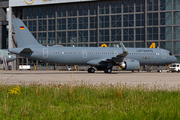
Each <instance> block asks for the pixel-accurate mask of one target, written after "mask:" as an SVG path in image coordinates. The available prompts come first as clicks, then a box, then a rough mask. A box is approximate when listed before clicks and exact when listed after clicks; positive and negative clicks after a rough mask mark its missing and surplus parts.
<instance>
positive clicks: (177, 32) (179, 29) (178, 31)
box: [174, 26, 180, 39]
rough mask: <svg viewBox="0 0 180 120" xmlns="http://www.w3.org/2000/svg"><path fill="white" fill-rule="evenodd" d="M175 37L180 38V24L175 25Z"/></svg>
mask: <svg viewBox="0 0 180 120" xmlns="http://www.w3.org/2000/svg"><path fill="white" fill-rule="evenodd" d="M174 39H180V26H176V27H174Z"/></svg>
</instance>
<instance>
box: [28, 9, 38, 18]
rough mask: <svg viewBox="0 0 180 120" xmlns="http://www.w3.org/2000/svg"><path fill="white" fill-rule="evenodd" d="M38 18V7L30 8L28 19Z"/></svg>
mask: <svg viewBox="0 0 180 120" xmlns="http://www.w3.org/2000/svg"><path fill="white" fill-rule="evenodd" d="M36 18H37V8H28V19H36Z"/></svg>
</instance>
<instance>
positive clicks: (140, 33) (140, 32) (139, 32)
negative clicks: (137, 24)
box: [136, 28, 145, 41]
mask: <svg viewBox="0 0 180 120" xmlns="http://www.w3.org/2000/svg"><path fill="white" fill-rule="evenodd" d="M142 40H143V41H144V40H145V28H136V41H142Z"/></svg>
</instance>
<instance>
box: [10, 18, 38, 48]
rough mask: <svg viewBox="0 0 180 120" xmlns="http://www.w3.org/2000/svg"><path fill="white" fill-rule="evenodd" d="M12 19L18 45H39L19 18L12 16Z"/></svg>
mask: <svg viewBox="0 0 180 120" xmlns="http://www.w3.org/2000/svg"><path fill="white" fill-rule="evenodd" d="M12 21H13V26H14V32H15V36H16V42H17V45H18V47H25V46H37V45H39V46H41V44H39V43H38V42H37V40H36V39H35V38H34V36H33V35H32V34H31V32H30V31H29V30H28V29H27V27H26V26H25V25H24V23H23V22H22V21H21V20H20V19H17V18H14V19H13V20H12Z"/></svg>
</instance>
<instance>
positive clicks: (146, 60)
mask: <svg viewBox="0 0 180 120" xmlns="http://www.w3.org/2000/svg"><path fill="white" fill-rule="evenodd" d="M26 48H27V47H26ZM14 49H19V48H14ZM12 50H13V49H12ZM21 50H22V48H21ZM31 50H32V51H33V53H32V54H27V53H23V54H20V55H22V56H25V57H29V58H33V59H38V60H42V61H48V62H53V63H59V64H65V65H66V64H73V65H94V66H98V65H100V63H99V62H98V61H103V60H104V61H105V60H107V59H111V58H112V57H116V56H117V55H119V54H122V53H123V51H122V49H121V48H102V47H59V46H54V47H45V46H42V47H31ZM127 51H128V53H129V54H128V55H127V56H126V57H125V59H134V60H137V61H139V63H140V65H164V64H170V63H172V62H175V60H176V59H175V57H174V56H173V55H170V54H169V51H167V50H164V49H152V48H127ZM14 53H15V52H14ZM15 54H17V53H15Z"/></svg>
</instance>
